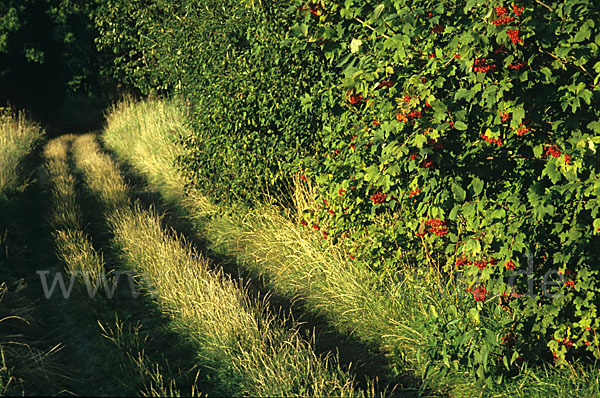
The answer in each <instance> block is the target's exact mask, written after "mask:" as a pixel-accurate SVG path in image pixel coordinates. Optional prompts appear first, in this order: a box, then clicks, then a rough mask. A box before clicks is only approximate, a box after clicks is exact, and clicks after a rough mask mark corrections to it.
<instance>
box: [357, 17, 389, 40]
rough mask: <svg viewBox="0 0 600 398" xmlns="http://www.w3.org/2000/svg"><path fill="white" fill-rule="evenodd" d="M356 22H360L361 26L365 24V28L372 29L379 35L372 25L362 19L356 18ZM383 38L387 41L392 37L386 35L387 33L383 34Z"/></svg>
mask: <svg viewBox="0 0 600 398" xmlns="http://www.w3.org/2000/svg"><path fill="white" fill-rule="evenodd" d="M354 20H355V21H357V22H360V23H361V24H363V26H365V27H367V28H369V29H371V30H372V31H373V32H376V33H379V32H377V30H376V29H375V28H374V27H372V26H371V25H369V24H368V23H366V22H365V21H363V20H362V19H360V18H358V17H355V18H354ZM381 36H383V37H385V38H386V39H389V38H390V36H388V35H386V34H385V33H381Z"/></svg>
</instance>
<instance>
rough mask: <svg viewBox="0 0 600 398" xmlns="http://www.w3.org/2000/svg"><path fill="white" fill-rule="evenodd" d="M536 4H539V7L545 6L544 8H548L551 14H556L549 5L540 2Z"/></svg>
mask: <svg viewBox="0 0 600 398" xmlns="http://www.w3.org/2000/svg"><path fill="white" fill-rule="evenodd" d="M535 2H536V3H538V4H539V5H541V6H543V7H546V8H547V9H549V10H550V11H551V12H554V10H553V9H552V8H551V7H550V6H549V5H547V4H544V3H542V2H541V1H540V0H535Z"/></svg>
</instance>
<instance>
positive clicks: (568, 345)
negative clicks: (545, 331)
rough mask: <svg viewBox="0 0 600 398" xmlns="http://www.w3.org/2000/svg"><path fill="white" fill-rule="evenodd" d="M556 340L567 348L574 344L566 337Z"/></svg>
mask: <svg viewBox="0 0 600 398" xmlns="http://www.w3.org/2000/svg"><path fill="white" fill-rule="evenodd" d="M556 341H557V342H559V343H563V344H564V345H565V347H567V349H571V348H572V347H573V346H574V345H575V344H574V343H573V342H572V341H571V340H569V339H567V338H566V337H565V338H564V339H562V340H561V339H556Z"/></svg>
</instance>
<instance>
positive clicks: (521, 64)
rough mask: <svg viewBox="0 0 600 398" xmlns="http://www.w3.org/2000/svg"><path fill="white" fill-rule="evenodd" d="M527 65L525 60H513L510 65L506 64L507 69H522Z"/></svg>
mask: <svg viewBox="0 0 600 398" xmlns="http://www.w3.org/2000/svg"><path fill="white" fill-rule="evenodd" d="M526 66H527V62H514V63H512V64H510V65H508V69H512V70H520V69H523V68H525V67H526Z"/></svg>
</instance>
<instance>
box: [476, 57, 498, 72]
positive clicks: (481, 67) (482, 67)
mask: <svg viewBox="0 0 600 398" xmlns="http://www.w3.org/2000/svg"><path fill="white" fill-rule="evenodd" d="M473 70H474V71H475V72H477V73H487V72H489V71H494V70H496V65H495V64H492V65H490V64H488V63H487V61H486V60H485V58H476V59H475V63H474V64H473Z"/></svg>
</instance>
